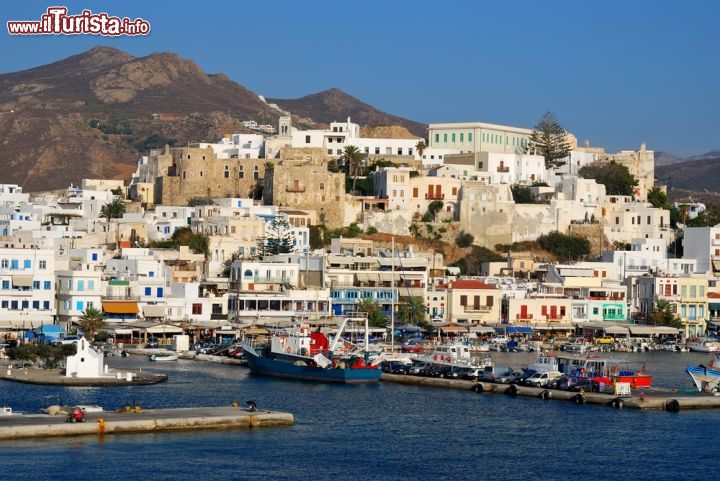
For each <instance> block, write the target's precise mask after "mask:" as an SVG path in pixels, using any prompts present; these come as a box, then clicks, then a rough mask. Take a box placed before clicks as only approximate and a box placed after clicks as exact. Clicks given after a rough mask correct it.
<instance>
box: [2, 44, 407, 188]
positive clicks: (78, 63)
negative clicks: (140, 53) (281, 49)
mask: <svg viewBox="0 0 720 481" xmlns="http://www.w3.org/2000/svg"><path fill="white" fill-rule="evenodd" d="M303 99H307V97H303ZM303 99H298V100H297V101H292V100H289V101H288V102H300V103H302V100H303ZM347 99H353V102H350V103H348V101H347ZM279 115H280V112H279V111H278V110H276V109H274V108H272V107H271V106H269V105H268V104H267V103H266V102H264V101H263V100H262V99H261V98H260V97H259V96H258V95H256V94H255V93H253V92H251V91H249V90H247V89H246V88H244V87H243V86H241V85H239V84H238V83H236V82H234V81H232V80H230V79H229V78H228V77H227V76H225V75H224V74H207V73H205V72H203V70H202V69H201V68H200V67H199V66H198V65H197V64H196V63H195V62H193V61H191V60H187V59H183V58H180V57H179V56H178V55H176V54H173V53H167V52H162V53H153V54H150V55H148V56H145V57H134V56H132V55H130V54H128V53H126V52H122V51H120V50H117V49H114V48H109V47H95V48H93V49H91V50H88V51H87V52H84V53H81V54H79V55H74V56H72V57H68V58H66V59H63V60H60V61H58V62H54V63H51V64H48V65H43V66H40V67H36V68H32V69H29V70H24V71H21V72H13V73H7V74H2V75H0V137H1V138H2V139H3V149H2V151H0V169H2V171H3V172H4V173H5V174H4V175H3V178H2V182H4V183H13V184H20V185H21V186H23V188H24V189H25V190H26V191H39V190H51V189H58V188H65V187H67V186H68V185H70V184H71V183H75V184H77V183H78V182H79V181H80V180H81V179H82V178H87V177H105V178H117V179H128V178H129V176H130V174H131V173H132V172H133V171H134V169H135V166H136V163H137V159H138V157H139V155H141V154H142V153H146V152H147V150H149V149H151V148H159V147H162V146H164V145H165V144H166V143H169V144H171V145H173V144H178V145H182V144H185V143H187V142H197V141H213V140H217V139H219V138H221V137H222V135H223V134H225V133H230V132H245V131H246V129H244V127H243V126H242V121H243V120H256V121H258V122H259V123H271V124H275V123H276V122H277V118H278V116H279ZM348 115H351V116H353V117H354V120H356V121H359V122H360V123H362V124H368V125H375V126H377V125H401V124H399V123H397V122H393V121H394V120H396V119H399V118H398V117H395V116H392V115H390V114H386V113H384V112H381V111H379V110H377V109H374V108H372V107H370V106H367V105H366V104H363V103H362V102H360V101H358V100H357V99H354V98H353V97H351V96H349V95H347V94H345V93H344V92H342V91H339V90H337V91H335V94H333V95H332V96H330V97H327V98H325V100H324V101H323V102H319V103H314V104H312V105H309V106H307V108H306V109H305V110H303V112H302V117H304V119H298V121H297V122H296V124H297V125H301V126H303V125H308V126H318V125H320V124H324V123H327V122H329V120H338V119H344V118H345V117H347V116H348ZM399 120H402V121H403V122H405V123H407V124H409V125H412V126H414V127H415V128H417V127H418V126H420V124H416V123H414V122H410V121H406V120H403V119H399Z"/></svg>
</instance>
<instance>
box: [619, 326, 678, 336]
mask: <svg viewBox="0 0 720 481" xmlns="http://www.w3.org/2000/svg"><path fill="white" fill-rule="evenodd" d="M628 329H630V333H631V334H646V335H650V334H657V328H656V327H655V326H637V325H636V326H630V327H628ZM676 331H677V330H676ZM676 333H677V332H676Z"/></svg>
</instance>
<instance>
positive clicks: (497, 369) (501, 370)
mask: <svg viewBox="0 0 720 481" xmlns="http://www.w3.org/2000/svg"><path fill="white" fill-rule="evenodd" d="M509 372H512V368H510V367H508V366H485V368H484V369H483V370H482V371H481V372H480V374H479V375H478V381H490V382H495V379H496V378H497V377H498V376H502V375H504V374H507V373H509Z"/></svg>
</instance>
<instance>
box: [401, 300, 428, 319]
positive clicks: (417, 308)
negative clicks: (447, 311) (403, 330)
mask: <svg viewBox="0 0 720 481" xmlns="http://www.w3.org/2000/svg"><path fill="white" fill-rule="evenodd" d="M398 317H399V318H400V321H401V322H403V323H409V324H415V325H416V326H417V325H420V324H421V323H424V322H425V304H424V303H423V300H422V298H421V297H409V298H408V300H407V302H406V303H405V304H400V306H399V307H398Z"/></svg>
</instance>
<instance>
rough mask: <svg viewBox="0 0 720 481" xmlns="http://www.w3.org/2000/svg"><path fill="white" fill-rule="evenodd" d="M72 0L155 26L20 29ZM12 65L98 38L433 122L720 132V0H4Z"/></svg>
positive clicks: (626, 143)
mask: <svg viewBox="0 0 720 481" xmlns="http://www.w3.org/2000/svg"><path fill="white" fill-rule="evenodd" d="M58 4H60V5H67V6H68V7H69V9H70V12H71V13H79V12H80V10H81V9H82V8H90V9H92V10H93V11H96V12H97V11H106V12H108V13H109V14H112V15H118V16H128V17H130V18H136V17H143V18H145V19H147V20H148V21H150V23H151V25H152V33H151V35H149V36H148V37H135V38H120V39H114V38H104V37H98V36H89V35H88V36H78V37H37V38H32V37H28V36H22V37H15V38H11V37H10V36H9V35H8V34H7V29H6V28H5V22H6V21H7V20H34V19H37V18H39V16H40V15H41V14H42V13H43V12H44V10H45V8H46V7H47V6H49V5H58ZM0 12H1V13H0V17H2V24H3V27H2V28H3V33H2V34H1V35H0V71H2V72H10V71H16V70H22V69H26V68H30V67H33V66H37V65H41V64H45V63H49V62H52V61H54V60H59V59H61V58H64V57H66V56H69V55H73V54H76V53H79V52H82V51H84V50H87V49H89V48H91V47H93V46H95V45H99V44H102V45H110V46H114V47H117V48H120V49H122V50H126V51H128V52H130V53H132V54H134V55H147V54H149V53H151V52H154V51H174V52H177V53H179V54H180V55H181V56H183V57H186V58H191V59H194V60H195V61H197V62H198V63H199V64H200V65H201V67H203V68H204V69H205V70H206V71H207V72H210V73H213V72H224V73H226V74H227V75H228V76H229V77H230V78H232V79H234V80H236V81H237V82H239V83H241V84H242V85H244V86H246V87H248V88H249V89H251V90H253V91H255V92H257V93H259V94H263V95H266V96H270V97H297V96H302V95H305V94H308V93H311V92H317V91H320V90H323V89H326V88H330V87H339V88H341V89H343V90H345V91H347V92H348V93H350V94H352V95H354V96H356V97H358V98H360V99H361V100H363V101H365V102H367V103H369V104H371V105H374V106H376V107H378V108H380V109H382V110H385V111H388V112H391V113H394V114H397V115H401V116H403V117H407V118H410V119H414V120H418V121H421V122H446V121H485V122H494V123H502V124H509V125H517V126H523V127H532V126H533V125H534V124H535V122H536V121H537V119H538V118H539V117H540V116H541V115H542V113H544V112H545V111H547V110H551V111H553V112H554V113H555V114H556V115H557V116H558V118H559V119H560V120H561V122H563V123H564V125H565V127H566V128H567V129H568V130H570V131H571V132H573V133H575V134H576V135H577V137H578V139H579V140H580V141H582V140H583V139H585V138H588V139H590V141H591V143H592V144H593V145H601V146H604V147H605V148H607V149H610V150H615V149H630V148H637V147H638V146H639V144H640V142H641V141H643V140H644V141H646V142H647V144H648V148H653V149H655V150H664V151H668V152H671V153H675V154H680V155H690V154H695V153H701V152H705V151H707V150H709V149H711V148H720V115H719V114H720V95H719V94H720V91H719V90H720V87H719V86H720V62H718V53H719V51H720V33H719V32H720V29H718V27H717V25H718V18H720V2H717V1H693V2H679V1H674V2H669V1H660V0H658V1H650V0H646V1H615V0H602V1H600V0H597V1H594V2H590V1H587V2H585V1H571V0H568V1H551V0H544V1H507V2H478V1H445V2H438V1H425V0H415V1H400V0H396V1H390V0H385V1H376V0H363V1H359V0H357V1H355V2H338V1H337V0H334V1H309V0H307V1H300V0H295V1H280V0H278V1H257V0H255V1H234V2H231V1H227V2H221V1H217V2H212V1H206V2H190V1H180V0H176V1H172V2H169V1H168V2H165V1H163V2H159V1H158V2H153V1H149V0H143V1H134V0H126V1H122V2H120V1H117V2H97V1H89V0H88V1H85V2H75V1H72V2H36V1H22V2H19V1H18V2H16V5H14V6H13V5H9V4H7V3H3V7H2V10H0Z"/></svg>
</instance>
